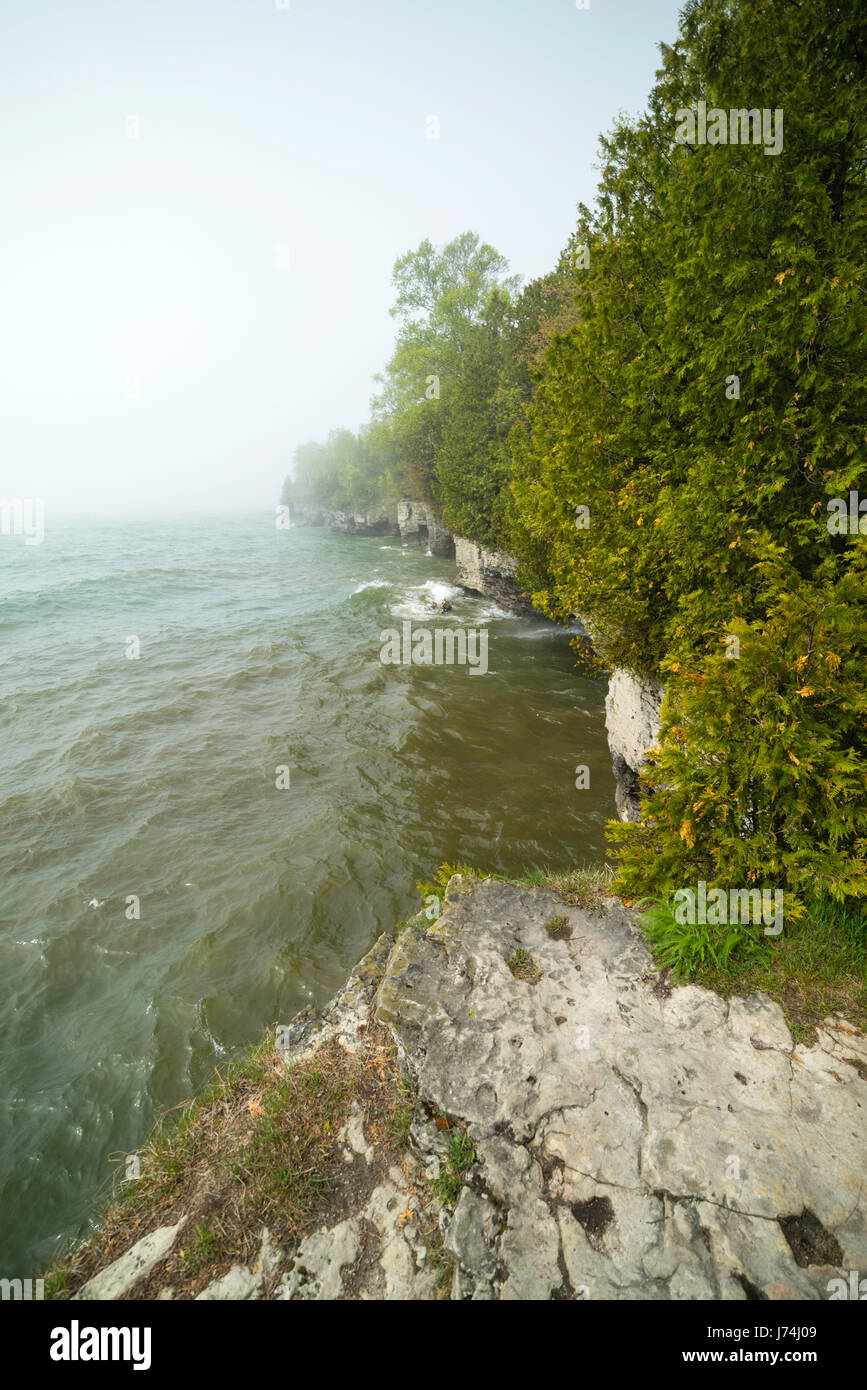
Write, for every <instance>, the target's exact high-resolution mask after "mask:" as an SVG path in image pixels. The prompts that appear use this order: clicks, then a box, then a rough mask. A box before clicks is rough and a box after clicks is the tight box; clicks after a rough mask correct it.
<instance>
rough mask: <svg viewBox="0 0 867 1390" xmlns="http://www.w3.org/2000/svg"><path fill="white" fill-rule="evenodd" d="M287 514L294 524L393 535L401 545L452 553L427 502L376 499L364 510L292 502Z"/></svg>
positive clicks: (356, 533) (345, 532)
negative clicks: (377, 500)
mask: <svg viewBox="0 0 867 1390" xmlns="http://www.w3.org/2000/svg"><path fill="white" fill-rule="evenodd" d="M289 515H290V518H291V521H292V524H293V526H327V527H328V528H329V530H331V531H334V532H335V533H337V534H338V535H343V536H394V537H396V538H399V539H400V540H401V542H402V543H403V544H404V545H420V546H424V547H425V548H427V549H430V551H431V553H432V554H433V555H440V556H444V557H445V558H446V559H450V558H451V557H452V556H453V555H454V553H455V548H454V541H453V540H452V537H451V536H450V534H449V532H448V531H446V530H445V529H444V528H443V527H442V526H441V525H440V521H439V518H438V516H437V514H436V512H435V511H434V509H433V507H432V506H431V505H430V504H429V503H428V502H415V501H407V500H402V501H399V502H398V501H395V500H391V501H384V502H377V503H376V504H375V505H374V506H372V507H368V509H367V510H366V511H363V512H357V511H350V510H347V509H345V508H343V509H341V508H329V507H318V506H316V505H315V504H313V503H310V502H293V503H291V504H290V508H289Z"/></svg>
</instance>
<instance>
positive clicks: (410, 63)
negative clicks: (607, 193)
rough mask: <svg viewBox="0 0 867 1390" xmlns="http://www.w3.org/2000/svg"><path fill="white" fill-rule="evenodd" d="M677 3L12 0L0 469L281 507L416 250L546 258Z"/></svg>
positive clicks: (338, 408) (352, 382)
mask: <svg viewBox="0 0 867 1390" xmlns="http://www.w3.org/2000/svg"><path fill="white" fill-rule="evenodd" d="M679 8H680V4H679V3H674V0H647V3H641V2H640V0H590V8H589V9H588V10H579V9H577V7H576V5H575V3H574V0H291V2H290V4H289V5H288V6H286V5H285V0H42V3H40V2H39V0H0V65H2V66H0V73H2V76H0V105H2V112H0V116H2V119H0V177H2V184H0V188H2V201H3V216H2V219H0V496H4V497H38V498H43V499H44V500H45V507H46V524H47V525H49V524H50V517H51V514H52V511H53V510H54V511H58V512H63V511H67V510H69V509H73V510H76V511H92V512H96V513H100V514H111V513H119V512H131V511H132V512H136V511H138V512H146V513H153V512H156V511H161V510H166V511H170V510H171V511H177V510H189V509H195V510H200V511H203V512H209V511H218V510H225V509H226V508H243V509H245V510H247V509H249V508H253V507H264V508H273V507H274V505H275V504H276V502H277V499H278V495H279V489H280V484H281V482H282V478H283V475H284V474H285V473H286V471H287V470H288V467H289V463H290V460H291V456H292V453H293V451H294V448H295V446H296V445H297V444H298V443H300V442H303V441H304V440H307V439H311V438H322V437H324V435H325V434H326V433H327V431H328V430H329V429H331V428H334V427H337V426H347V427H349V428H351V429H357V428H358V426H359V425H360V424H361V423H362V421H364V420H366V419H367V417H368V406H369V401H370V396H371V394H372V392H373V389H374V388H373V383H372V380H371V379H372V376H373V374H374V373H375V372H376V371H378V370H380V369H381V367H382V366H383V364H384V363H385V361H386V359H387V358H388V356H389V355H390V351H391V346H392V341H393V335H394V328H395V324H394V321H393V320H392V319H391V318H390V317H389V314H388V309H389V307H390V304H391V293H392V292H391V286H390V283H389V282H390V274H391V267H392V264H393V262H394V260H395V258H396V257H397V256H398V255H401V254H402V253H403V252H404V251H406V250H408V249H409V248H411V247H414V246H416V245H417V244H418V243H419V241H421V240H422V239H423V238H424V237H428V236H429V237H430V238H431V239H432V240H433V241H434V242H437V243H441V242H443V241H446V240H448V239H450V238H451V237H453V236H455V235H456V234H457V233H459V232H461V231H464V230H465V229H472V230H474V231H477V232H478V233H479V234H480V235H481V237H482V238H483V239H484V240H486V241H490V242H492V243H493V245H494V246H496V247H497V249H498V250H499V251H501V252H502V253H503V254H504V255H505V256H507V257H508V259H509V261H510V263H511V269H512V271H513V272H515V273H518V274H521V275H523V276H524V277H525V278H526V279H532V278H533V277H534V276H536V275H539V274H542V273H543V272H544V271H546V270H549V269H550V268H551V267H552V266H553V265H554V263H555V261H556V258H557V255H558V253H559V251H560V249H561V248H562V246H563V245H564V243H565V241H566V239H567V237H568V235H569V233H570V231H571V230H572V228H573V226H574V222H575V208H576V205H577V203H578V202H579V201H582V200H583V201H585V202H590V201H591V200H592V198H593V193H594V189H595V184H596V175H595V172H594V169H593V165H594V162H595V160H596V154H597V136H598V134H599V133H600V132H601V131H604V130H605V129H607V128H608V127H609V126H610V124H611V122H612V120H613V119H614V117H615V116H616V115H617V113H618V111H620V110H624V111H627V112H629V113H631V114H634V113H636V112H638V111H639V110H640V109H641V108H642V107H643V105H644V101H645V98H646V96H647V93H648V92H649V90H650V87H651V86H652V84H653V79H654V72H655V70H656V68H657V66H658V63H659V55H658V50H657V47H656V45H657V43H658V41H659V40H660V39H665V40H668V41H671V40H673V39H674V37H675V34H676V27H677V13H678V10H679ZM431 116H436V117H437V118H438V120H439V126H440V133H439V139H429V138H427V136H428V132H429V131H430V130H431V128H432V126H431V123H430V122H429V120H428V118H429V117H431Z"/></svg>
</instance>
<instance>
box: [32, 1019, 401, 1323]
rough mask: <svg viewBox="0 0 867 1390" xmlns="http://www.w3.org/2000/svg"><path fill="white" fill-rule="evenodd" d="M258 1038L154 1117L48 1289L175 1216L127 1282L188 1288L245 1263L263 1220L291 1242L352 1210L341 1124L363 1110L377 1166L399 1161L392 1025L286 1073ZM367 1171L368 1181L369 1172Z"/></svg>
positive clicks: (323, 1051) (148, 1294)
mask: <svg viewBox="0 0 867 1390" xmlns="http://www.w3.org/2000/svg"><path fill="white" fill-rule="evenodd" d="M273 1036H274V1034H273V1031H272V1032H271V1034H270V1037H269V1038H268V1040H267V1041H266V1042H265V1043H263V1044H261V1045H260V1046H259V1047H258V1048H256V1049H255V1050H254V1051H253V1053H252V1054H251V1055H250V1056H249V1058H248V1059H247V1060H246V1061H245V1062H243V1063H242V1064H240V1065H239V1066H236V1067H233V1068H230V1069H229V1071H228V1072H227V1073H226V1075H225V1076H220V1075H219V1074H218V1075H217V1079H216V1080H215V1082H214V1083H213V1084H212V1085H211V1086H210V1087H209V1088H208V1090H207V1091H206V1092H205V1093H204V1094H203V1095H202V1096H201V1097H199V1098H198V1099H197V1100H195V1101H191V1102H187V1103H186V1104H185V1105H184V1106H183V1107H182V1109H181V1113H180V1115H179V1116H177V1115H176V1116H175V1117H174V1120H173V1122H172V1120H171V1119H169V1120H168V1122H167V1120H166V1119H165V1118H164V1120H163V1122H161V1124H160V1125H159V1126H158V1127H157V1129H156V1130H155V1131H154V1133H153V1134H152V1136H151V1138H150V1139H149V1140H148V1142H147V1143H146V1144H145V1146H144V1148H143V1149H142V1150H141V1151H140V1155H139V1157H140V1161H141V1177H140V1178H139V1179H138V1180H136V1181H134V1182H128V1183H125V1184H123V1185H122V1186H120V1187H119V1188H118V1190H117V1192H116V1193H115V1194H114V1197H113V1200H112V1201H111V1202H110V1203H109V1204H108V1206H107V1207H106V1208H105V1210H104V1211H103V1222H102V1225H101V1228H100V1230H99V1232H98V1233H97V1234H96V1235H95V1236H94V1237H93V1238H92V1239H91V1240H89V1241H88V1242H86V1243H85V1244H84V1245H82V1246H80V1247H79V1248H78V1249H77V1250H75V1251H74V1252H72V1253H71V1254H70V1255H68V1256H67V1257H65V1258H64V1259H61V1260H59V1261H58V1262H57V1263H56V1264H55V1265H54V1266H53V1267H52V1268H51V1269H49V1271H47V1274H46V1297H55V1298H56V1297H61V1298H65V1297H69V1296H70V1294H72V1293H74V1292H75V1291H76V1290H77V1289H78V1288H80V1287H81V1285H82V1284H84V1283H85V1282H86V1281H87V1280H88V1279H89V1278H90V1277H91V1276H92V1275H93V1274H94V1273H96V1272H97V1270H99V1269H101V1268H103V1267H104V1266H105V1265H106V1264H108V1263H110V1262H111V1261H112V1260H115V1259H117V1258H118V1257H119V1256H120V1255H122V1254H124V1253H125V1251H126V1250H127V1249H129V1247H130V1246H131V1245H133V1244H134V1243H135V1242H136V1241H137V1240H139V1239H141V1237H142V1236H144V1235H146V1234H147V1233H148V1232H149V1231H151V1230H153V1229H155V1228H156V1227H158V1226H163V1225H170V1224H171V1225H174V1224H175V1223H176V1222H177V1221H179V1220H180V1219H181V1217H185V1218H186V1224H185V1227H184V1229H183V1231H182V1233H181V1236H182V1241H183V1243H182V1244H180V1245H178V1246H177V1247H176V1248H175V1249H173V1250H172V1251H170V1252H169V1254H168V1256H167V1257H166V1258H165V1260H163V1261H162V1262H161V1263H160V1264H159V1265H158V1266H157V1267H156V1269H155V1270H154V1271H153V1273H152V1274H151V1275H150V1276H149V1277H148V1278H147V1279H145V1280H140V1281H139V1283H138V1284H137V1285H136V1286H135V1288H134V1290H132V1291H131V1295H130V1296H132V1297H135V1298H155V1297H156V1296H157V1293H158V1292H159V1290H160V1289H161V1288H165V1287H167V1286H172V1287H174V1288H175V1290H176V1292H177V1293H178V1294H179V1296H181V1297H195V1295H196V1293H198V1292H199V1291H200V1290H201V1289H202V1288H204V1287H205V1285H206V1284H208V1283H210V1282H211V1281H212V1280H213V1279H215V1278H219V1277H220V1275H222V1274H224V1273H226V1271H227V1270H228V1269H229V1267H230V1266H231V1265H232V1264H234V1263H237V1262H242V1263H246V1264H251V1263H254V1262H255V1259H256V1256H257V1254H258V1252H259V1246H260V1244H261V1233H262V1229H263V1227H265V1226H267V1227H268V1228H269V1230H270V1232H271V1237H272V1241H273V1242H275V1243H278V1244H281V1245H283V1246H287V1247H288V1246H294V1245H295V1244H297V1242H298V1241H299V1240H300V1239H302V1238H303V1236H304V1235H306V1234H308V1233H309V1231H310V1230H312V1229H313V1228H314V1226H315V1225H318V1224H321V1223H323V1222H331V1221H337V1220H340V1219H342V1217H343V1216H344V1215H345V1214H347V1213H348V1211H349V1210H350V1209H351V1208H352V1205H353V1201H354V1200H355V1198H356V1197H357V1195H358V1194H357V1193H356V1192H355V1191H354V1190H353V1182H354V1181H356V1179H354V1177H353V1173H354V1170H355V1169H356V1168H357V1167H358V1165H352V1164H349V1165H348V1164H346V1163H345V1161H344V1158H343V1150H342V1146H341V1145H339V1144H338V1140H337V1136H338V1133H339V1131H340V1129H341V1127H342V1126H343V1124H344V1123H345V1122H346V1120H347V1118H348V1116H349V1113H350V1108H351V1107H352V1106H353V1105H357V1106H359V1107H360V1109H361V1112H362V1116H363V1126H364V1132H365V1135H366V1138H367V1140H368V1142H369V1143H371V1144H372V1145H373V1146H374V1148H375V1150H376V1152H377V1156H378V1163H377V1169H379V1168H380V1167H382V1168H387V1167H388V1166H389V1164H391V1163H393V1162H395V1161H396V1160H397V1161H399V1158H400V1155H401V1151H402V1149H403V1148H404V1146H405V1143H406V1137H407V1133H408V1130H409V1124H410V1120H411V1117H412V1097H411V1096H410V1095H409V1093H408V1091H407V1088H406V1086H405V1084H404V1082H403V1080H402V1078H401V1075H400V1072H399V1070H398V1066H397V1061H396V1050H395V1047H394V1044H393V1041H392V1039H391V1035H390V1034H389V1033H388V1032H387V1030H386V1029H384V1028H382V1027H380V1026H379V1025H376V1024H373V1023H372V1022H370V1021H369V1022H368V1027H367V1031H366V1034H365V1038H364V1048H363V1051H362V1052H361V1053H359V1054H355V1053H350V1052H347V1051H346V1050H344V1049H343V1048H342V1047H341V1046H340V1045H339V1044H338V1043H337V1042H335V1041H332V1042H328V1043H326V1044H324V1045H323V1046H322V1047H320V1048H319V1049H318V1051H317V1052H316V1054H315V1056H314V1057H313V1058H312V1059H310V1060H309V1061H306V1062H302V1063H299V1064H297V1065H295V1066H294V1067H292V1068H291V1069H287V1067H286V1063H285V1057H284V1054H283V1053H281V1052H279V1051H278V1050H277V1048H276V1047H275V1046H274V1044H273V1041H272V1039H273ZM365 1178H366V1179H367V1180H368V1181H369V1180H371V1177H370V1174H369V1173H367V1172H366V1173H365Z"/></svg>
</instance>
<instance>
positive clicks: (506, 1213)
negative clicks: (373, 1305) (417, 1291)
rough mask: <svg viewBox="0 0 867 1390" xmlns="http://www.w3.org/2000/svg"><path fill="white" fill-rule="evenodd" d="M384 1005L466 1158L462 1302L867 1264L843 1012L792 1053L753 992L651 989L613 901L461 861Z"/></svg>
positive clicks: (858, 1108)
mask: <svg viewBox="0 0 867 1390" xmlns="http://www.w3.org/2000/svg"><path fill="white" fill-rule="evenodd" d="M564 913H565V914H566V915H567V917H568V919H569V923H570V925H571V928H572V935H571V937H570V938H569V939H551V938H550V937H549V935H548V932H547V930H546V923H547V922H548V920H549V919H550V917H551V916H552V915H554V914H564ZM518 948H523V950H525V951H529V952H530V953H531V955H532V957H533V960H534V961H535V963H536V965H537V967H538V968H539V970H540V971H541V978H539V979H538V982H537V983H535V984H529V983H525V982H523V981H522V980H520V979H517V978H516V977H515V975H514V974H513V973H512V970H511V969H510V968H509V965H508V964H507V962H508V961H509V960H510V959H513V958H514V954H515V951H516V950H517V949H518ZM376 1004H377V1017H378V1019H379V1020H381V1021H382V1022H385V1023H386V1024H387V1025H388V1026H389V1027H390V1028H391V1030H392V1032H393V1033H394V1036H395V1038H396V1040H397V1042H398V1046H399V1049H400V1051H401V1055H402V1058H403V1061H404V1064H405V1066H406V1068H407V1069H408V1071H409V1072H410V1073H411V1074H412V1076H413V1078H414V1079H415V1081H416V1082H417V1085H418V1090H419V1103H420V1106H422V1107H427V1109H428V1110H429V1111H430V1110H433V1111H435V1112H437V1113H439V1114H441V1115H443V1116H447V1117H448V1118H449V1119H450V1120H451V1121H452V1123H453V1124H457V1125H460V1126H461V1127H465V1128H466V1131H467V1133H468V1135H469V1137H470V1139H471V1141H472V1145H473V1149H474V1151H475V1155H476V1162H475V1164H474V1165H473V1167H472V1169H471V1170H470V1172H469V1173H468V1174H467V1175H466V1177H465V1179H464V1187H463V1190H462V1191H461V1193H460V1196H459V1199H458V1201H457V1204H456V1207H455V1210H454V1215H453V1216H452V1217H451V1219H450V1221H449V1222H448V1225H447V1230H446V1238H445V1245H446V1249H447V1250H448V1251H449V1253H450V1254H451V1255H452V1256H453V1257H454V1259H455V1260H456V1262H457V1270H456V1274H455V1278H454V1284H453V1288H452V1297H453V1298H461V1299H465V1298H471V1299H498V1298H505V1299H515V1298H521V1299H523V1298H534V1299H549V1298H557V1297H559V1298H590V1299H633V1298H641V1299H645V1298H649V1299H667V1298H676V1299H744V1298H747V1297H750V1298H769V1299H789V1298H794V1299H814V1298H827V1297H828V1282H829V1280H830V1279H832V1278H835V1277H841V1276H844V1277H845V1276H846V1275H847V1273H848V1271H849V1270H852V1269H855V1270H858V1269H863V1268H864V1267H865V1265H867V1221H865V1196H867V1192H865V1189H867V1175H865V1163H864V1154H865V1136H867V1124H865V1120H867V1082H865V1081H864V1080H863V1079H862V1075H863V1074H864V1071H865V1067H864V1063H865V1062H867V1038H865V1037H864V1035H862V1034H860V1033H859V1032H857V1030H855V1029H853V1028H852V1027H851V1026H850V1025H849V1024H848V1023H846V1022H845V1020H842V1019H828V1020H826V1021H825V1025H824V1027H823V1028H822V1029H821V1030H820V1034H819V1041H818V1042H817V1043H816V1044H815V1045H814V1046H812V1047H807V1048H804V1047H799V1048H797V1049H795V1048H794V1047H793V1045H792V1041H791V1037H790V1035H789V1032H788V1029H787V1027H786V1025H785V1022H784V1019H783V1015H782V1012H781V1010H780V1009H779V1007H778V1006H777V1005H776V1004H774V1003H773V1002H772V1001H771V1000H769V999H767V998H765V997H764V996H762V995H752V996H750V997H749V998H745V999H731V1000H724V999H722V998H720V997H719V996H717V995H715V994H713V993H711V992H710V991H708V990H706V989H701V988H698V987H696V986H687V987H683V988H677V987H675V988H671V987H668V986H667V985H665V984H663V983H662V982H661V981H660V978H659V976H658V975H657V973H656V972H655V971H654V969H653V966H652V963H651V960H650V957H649V955H648V952H647V950H646V948H645V946H644V944H643V942H642V939H641V937H640V934H639V933H638V931H637V929H636V928H635V926H634V925H633V922H632V919H631V916H630V914H629V912H628V911H627V909H626V908H625V907H623V906H622V905H621V904H620V903H619V902H616V901H615V900H608V901H607V903H606V907H605V909H604V911H602V912H596V913H593V914H589V913H586V912H584V911H582V910H580V909H578V908H575V907H564V904H563V903H562V901H561V900H560V899H559V898H557V897H556V896H555V895H554V894H552V893H548V892H545V891H541V890H530V891H524V890H519V889H516V888H512V887H509V886H506V885H504V884H500V883H496V882H491V881H489V882H486V883H483V884H480V885H476V884H472V883H469V882H467V881H466V880H462V879H461V878H460V877H455V878H453V879H452V881H451V883H450V884H449V890H448V893H447V896H446V906H445V911H444V913H443V915H442V916H441V917H440V919H439V921H437V922H436V923H435V924H433V925H431V926H430V927H429V928H428V929H427V930H409V931H406V932H404V933H403V934H402V935H401V936H400V938H399V939H398V941H397V943H396V944H395V946H394V949H393V950H392V952H391V955H390V957H389V960H388V964H387V966H386V969H385V974H384V977H383V979H382V983H381V984H380V986H379V990H378V993H377V996H376Z"/></svg>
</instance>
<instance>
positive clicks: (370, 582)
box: [352, 579, 391, 594]
mask: <svg viewBox="0 0 867 1390" xmlns="http://www.w3.org/2000/svg"><path fill="white" fill-rule="evenodd" d="M390 588H391V581H390V580H389V579H367V580H365V582H364V583H363V584H359V586H358V588H357V589H353V590H352V592H353V593H354V594H363V593H364V591H365V589H390Z"/></svg>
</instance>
